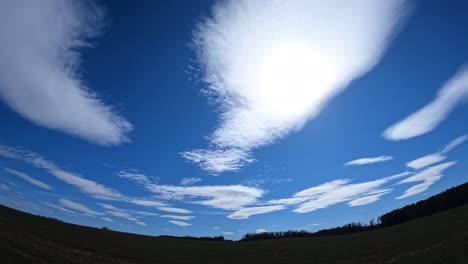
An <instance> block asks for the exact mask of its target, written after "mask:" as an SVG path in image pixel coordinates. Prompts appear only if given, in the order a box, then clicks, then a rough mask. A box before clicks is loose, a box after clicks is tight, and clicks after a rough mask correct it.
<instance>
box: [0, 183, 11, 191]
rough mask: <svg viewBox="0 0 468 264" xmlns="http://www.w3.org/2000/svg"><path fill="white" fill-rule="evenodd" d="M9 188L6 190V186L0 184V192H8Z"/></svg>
mask: <svg viewBox="0 0 468 264" xmlns="http://www.w3.org/2000/svg"><path fill="white" fill-rule="evenodd" d="M9 189H10V188H8V186H6V185H5V184H4V183H2V184H0V190H3V191H8V190H9Z"/></svg>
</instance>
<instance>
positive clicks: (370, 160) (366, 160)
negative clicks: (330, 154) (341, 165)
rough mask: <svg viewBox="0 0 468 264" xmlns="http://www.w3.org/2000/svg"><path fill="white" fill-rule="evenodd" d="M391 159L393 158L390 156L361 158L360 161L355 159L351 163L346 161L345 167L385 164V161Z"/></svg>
mask: <svg viewBox="0 0 468 264" xmlns="http://www.w3.org/2000/svg"><path fill="white" fill-rule="evenodd" d="M392 159H393V157H391V156H379V157H372V158H361V159H355V160H352V161H348V162H346V164H345V166H360V165H366V164H374V163H381V162H385V161H390V160H392Z"/></svg>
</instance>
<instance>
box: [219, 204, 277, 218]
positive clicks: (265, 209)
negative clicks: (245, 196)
mask: <svg viewBox="0 0 468 264" xmlns="http://www.w3.org/2000/svg"><path fill="white" fill-rule="evenodd" d="M284 209H286V207H285V206H283V205H270V206H257V207H249V208H242V209H240V210H238V211H235V212H233V213H232V214H230V215H228V218H231V219H247V218H249V216H251V215H257V214H265V213H270V212H274V211H279V210H284Z"/></svg>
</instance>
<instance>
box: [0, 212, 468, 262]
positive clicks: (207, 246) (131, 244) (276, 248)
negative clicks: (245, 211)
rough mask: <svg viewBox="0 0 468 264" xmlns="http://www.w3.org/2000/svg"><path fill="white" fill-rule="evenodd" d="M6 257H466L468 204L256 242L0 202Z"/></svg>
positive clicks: (0, 256) (0, 251) (2, 256)
mask: <svg viewBox="0 0 468 264" xmlns="http://www.w3.org/2000/svg"><path fill="white" fill-rule="evenodd" d="M0 263H468V205H465V206H462V207H458V208H455V209H452V210H449V211H446V212H443V213H440V214H437V215H434V216H429V217H425V218H421V219H418V220H414V221H411V222H408V223H405V224H401V225H396V226H393V227H388V228H384V229H379V230H375V231H371V232H364V233H358V234H352V235H343V236H335V237H316V238H294V239H281V240H264V241H253V242H229V241H226V242H212V241H191V240H179V239H169V238H157V237H150V236H141V235H133V234H127V233H120V232H114V231H106V230H100V229H95V228H89V227H84V226H78V225H72V224H66V223H62V222H59V221H54V220H49V219H46V218H42V217H37V216H33V215H30V214H26V213H22V212H19V211H16V210H13V209H9V208H7V207H3V206H0Z"/></svg>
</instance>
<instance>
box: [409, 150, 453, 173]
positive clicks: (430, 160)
mask: <svg viewBox="0 0 468 264" xmlns="http://www.w3.org/2000/svg"><path fill="white" fill-rule="evenodd" d="M446 158H447V157H446V156H444V155H442V154H440V153H433V154H429V155H426V156H424V157H421V158H418V159H415V160H412V161H410V162H408V163H406V166H408V167H410V168H413V169H415V170H419V169H422V168H425V167H427V166H430V165H432V164H436V163H439V162H441V161H443V160H445V159H446Z"/></svg>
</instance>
